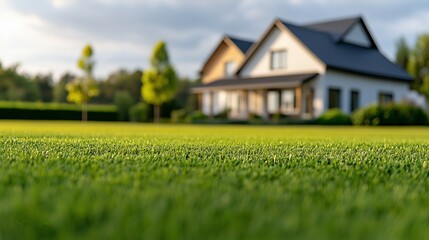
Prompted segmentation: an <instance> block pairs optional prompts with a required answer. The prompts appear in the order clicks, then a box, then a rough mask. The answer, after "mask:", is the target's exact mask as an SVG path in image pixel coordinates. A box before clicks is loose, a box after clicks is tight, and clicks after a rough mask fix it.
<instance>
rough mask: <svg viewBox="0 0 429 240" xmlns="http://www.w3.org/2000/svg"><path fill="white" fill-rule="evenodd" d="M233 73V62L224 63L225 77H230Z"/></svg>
mask: <svg viewBox="0 0 429 240" xmlns="http://www.w3.org/2000/svg"><path fill="white" fill-rule="evenodd" d="M234 72H235V62H234V61H229V62H226V63H225V73H224V74H225V77H231V76H233V75H234Z"/></svg>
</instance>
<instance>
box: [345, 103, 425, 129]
mask: <svg viewBox="0 0 429 240" xmlns="http://www.w3.org/2000/svg"><path fill="white" fill-rule="evenodd" d="M352 120H353V123H354V124H356V125H370V126H377V125H382V126H394V125H426V124H427V122H428V117H427V115H426V113H425V112H424V111H423V110H422V109H421V108H419V107H416V106H413V105H408V104H388V105H383V106H380V105H371V106H368V107H366V108H361V109H359V110H358V111H356V112H355V113H354V114H353V116H352Z"/></svg>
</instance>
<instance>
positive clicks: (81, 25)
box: [0, 0, 429, 77]
mask: <svg viewBox="0 0 429 240" xmlns="http://www.w3.org/2000/svg"><path fill="white" fill-rule="evenodd" d="M357 15H363V16H364V17H365V19H366V21H367V23H368V24H369V27H370V29H371V31H372V32H373V34H374V35H375V38H376V40H377V42H378V44H379V46H380V47H381V49H382V51H383V52H384V53H385V54H386V55H387V56H388V57H390V58H392V57H393V56H394V51H395V42H396V41H397V39H398V38H399V36H401V35H404V36H406V38H407V40H408V42H409V43H410V44H411V43H413V42H414V40H415V37H416V35H417V34H420V33H423V32H428V33H429V24H428V23H429V1H427V0H413V1H411V0H271V1H267V0H234V1H231V0H205V1H202V0H37V1H31V0H1V1H0V30H1V35H0V60H1V61H2V62H3V64H4V65H8V64H12V63H16V62H19V63H21V64H22V70H23V71H26V72H29V73H39V72H42V73H46V72H52V73H54V75H55V76H59V75H60V74H62V73H63V72H65V71H71V72H77V69H76V64H75V62H76V59H77V58H78V56H79V53H80V51H81V49H82V47H83V46H84V45H85V44H86V43H91V44H92V45H93V47H94V49H95V53H96V60H97V67H96V75H97V76H99V77H104V76H106V75H108V74H109V73H110V72H112V71H115V70H117V69H119V68H125V69H129V70H133V69H136V68H143V69H144V68H146V67H147V66H148V58H149V56H150V53H151V50H152V47H153V45H154V44H155V43H156V41H157V40H161V39H162V40H165V41H167V44H168V48H169V51H170V55H171V58H172V61H173V63H174V65H175V67H176V69H177V71H178V72H179V74H180V75H181V76H189V77H196V76H197V73H198V70H199V68H200V67H201V65H202V64H203V61H204V60H205V59H206V58H207V57H208V55H209V54H210V52H211V51H212V50H213V48H214V47H215V45H216V44H217V43H218V41H219V40H220V38H221V36H222V35H223V34H224V33H228V34H232V35H235V36H241V37H244V38H248V39H258V38H259V37H260V36H261V35H262V33H263V32H264V31H265V30H266V28H267V27H268V25H269V24H270V23H271V22H272V21H273V20H274V19H275V18H276V17H280V18H283V19H285V20H289V21H292V22H295V23H298V24H299V23H303V24H304V23H308V22H314V21H319V20H326V19H336V18H342V17H350V16H357Z"/></svg>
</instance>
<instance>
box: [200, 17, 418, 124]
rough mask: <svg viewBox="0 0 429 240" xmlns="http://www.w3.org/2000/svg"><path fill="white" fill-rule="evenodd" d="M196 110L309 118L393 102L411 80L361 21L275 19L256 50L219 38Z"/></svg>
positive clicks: (239, 41)
mask: <svg viewBox="0 0 429 240" xmlns="http://www.w3.org/2000/svg"><path fill="white" fill-rule="evenodd" d="M201 77H202V85H200V86H198V87H195V88H193V92H194V93H197V94H199V95H200V96H201V97H200V101H201V110H202V111H203V112H204V113H205V114H207V115H212V116H213V115H217V114H219V113H221V112H224V111H225V110H228V111H229V117H230V118H235V119H246V118H247V117H248V116H249V114H257V115H260V116H261V117H263V118H269V117H270V115H271V114H278V113H281V114H283V115H287V116H291V117H296V118H315V117H317V116H319V115H320V114H322V113H323V112H325V111H326V110H328V109H331V108H340V109H341V110H342V111H344V112H346V113H351V112H353V111H354V110H356V109H357V108H360V107H364V106H366V105H369V104H372V103H380V104H385V103H388V102H392V101H394V102H399V101H401V99H403V98H405V97H406V96H407V95H408V94H409V93H410V89H409V85H410V83H411V81H412V78H411V76H410V75H409V74H407V72H406V71H405V70H403V69H402V68H401V67H399V66H398V65H396V64H395V63H392V62H391V61H390V60H388V59H387V58H386V57H385V56H384V55H383V54H382V53H381V52H380V51H379V48H378V46H377V44H376V42H375V40H374V38H373V36H372V35H371V33H370V31H369V30H368V27H367V25H366V23H365V21H364V20H363V18H362V17H356V18H349V19H341V20H335V21H326V22H320V23H315V24H307V25H296V24H292V23H289V22H286V21H283V20H280V19H276V20H275V21H274V22H273V23H272V24H271V25H270V26H269V28H268V29H267V31H266V32H265V33H264V34H263V35H262V37H261V38H260V39H259V40H258V41H257V42H255V43H253V42H251V41H246V40H242V39H238V38H234V37H230V36H225V37H224V38H223V39H222V40H221V42H220V43H219V44H218V46H217V47H216V48H215V50H214V51H213V53H212V54H211V55H210V57H209V58H208V59H207V61H206V62H205V64H204V66H203V68H202V70H201Z"/></svg>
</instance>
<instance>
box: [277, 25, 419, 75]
mask: <svg viewBox="0 0 429 240" xmlns="http://www.w3.org/2000/svg"><path fill="white" fill-rule="evenodd" d="M281 22H282V24H283V25H284V26H285V27H286V28H287V29H289V30H290V31H291V32H292V33H293V34H294V35H295V36H296V37H298V39H299V40H300V41H301V42H302V43H303V44H305V46H307V47H308V48H309V49H310V51H312V52H313V53H314V54H315V55H316V56H317V57H318V58H319V59H320V60H322V61H323V62H324V63H325V64H326V65H327V67H328V68H333V69H338V70H345V71H350V72H355V73H361V74H366V75H371V76H377V77H384V78H391V79H397V80H405V81H411V80H412V78H411V76H410V75H409V74H408V73H407V72H406V71H405V70H404V69H402V68H401V67H400V66H398V65H396V64H395V63H393V62H391V61H390V60H389V59H387V58H386V57H385V56H384V55H383V54H382V53H381V52H380V51H379V50H378V49H377V48H375V47H371V48H366V47H361V46H357V45H353V44H349V43H345V42H342V41H336V39H333V38H332V34H331V33H329V32H324V31H318V30H314V29H312V28H310V27H307V26H297V25H294V24H291V23H288V22H286V21H281Z"/></svg>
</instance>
